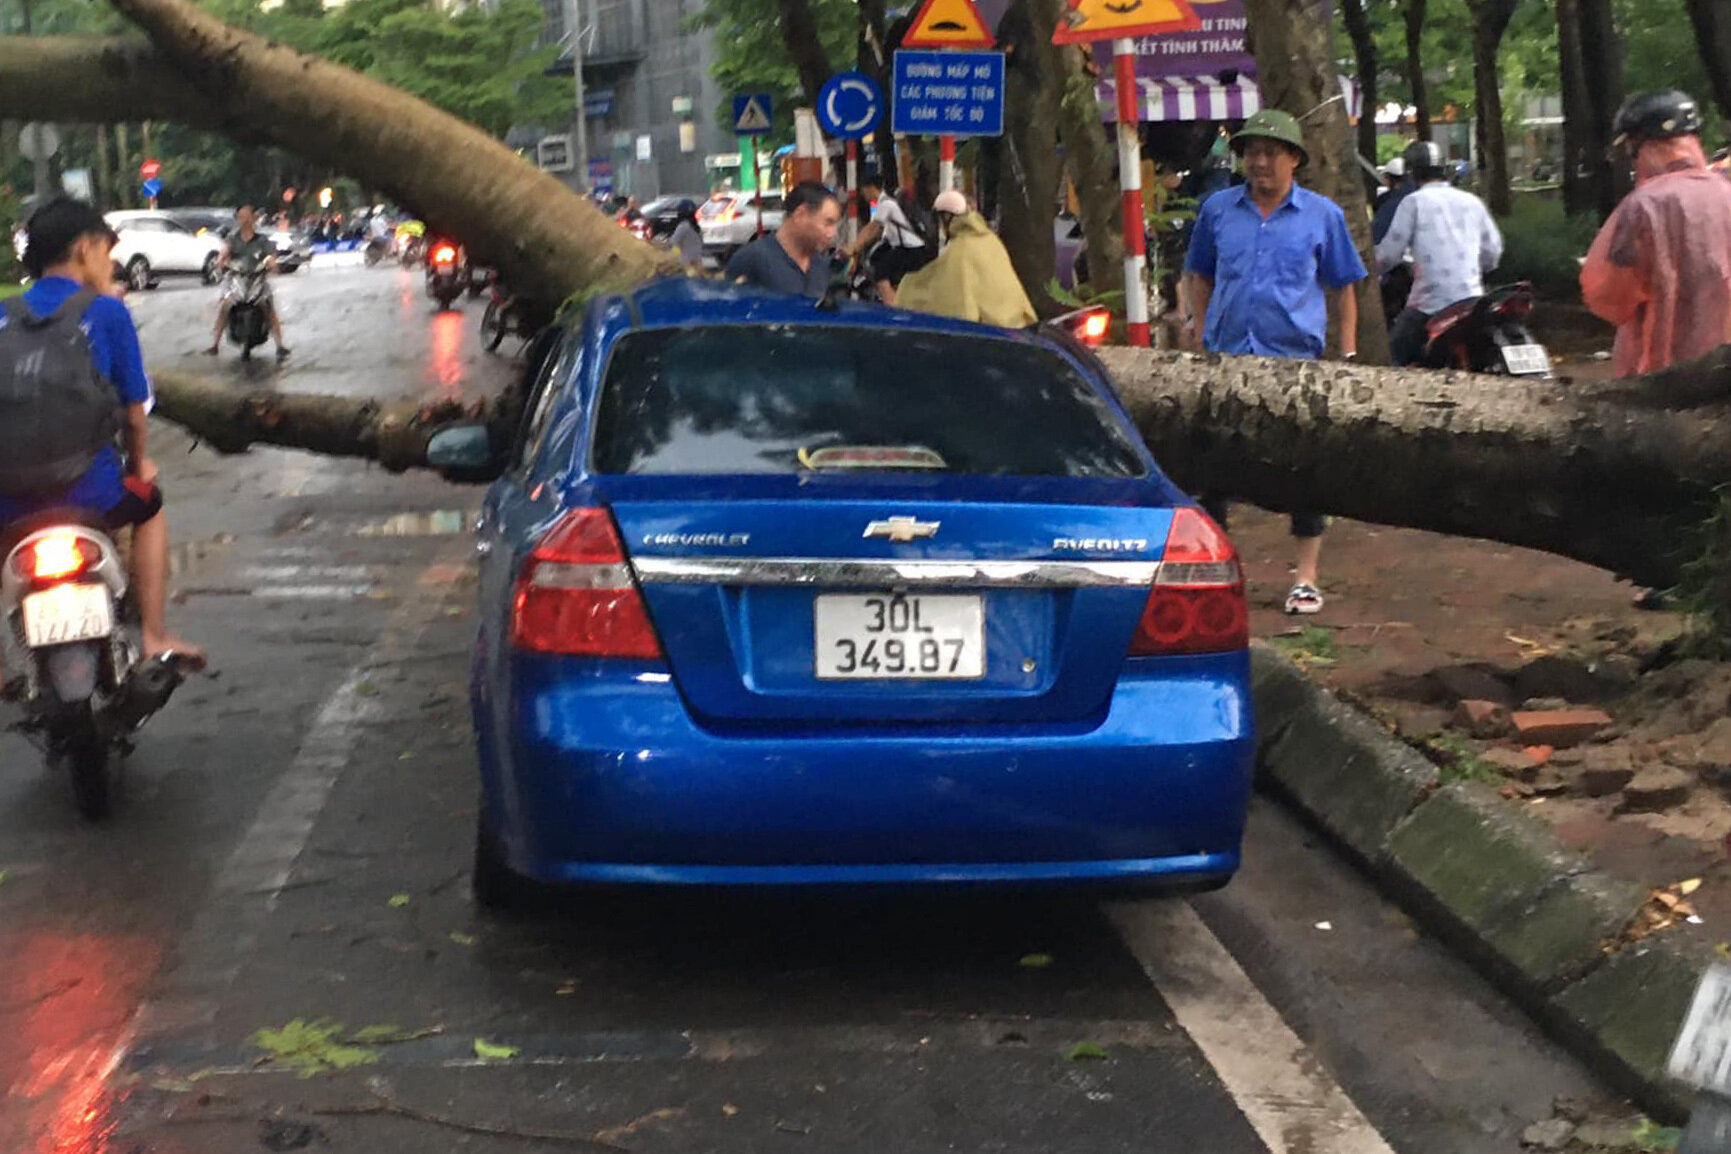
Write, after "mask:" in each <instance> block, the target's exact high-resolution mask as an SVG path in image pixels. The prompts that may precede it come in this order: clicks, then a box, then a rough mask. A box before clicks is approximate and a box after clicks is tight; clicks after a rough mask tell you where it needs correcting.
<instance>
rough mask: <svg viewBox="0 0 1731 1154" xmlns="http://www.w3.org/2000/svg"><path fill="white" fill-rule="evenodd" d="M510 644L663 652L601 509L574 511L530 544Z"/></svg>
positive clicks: (569, 651) (538, 649) (605, 652)
mask: <svg viewBox="0 0 1731 1154" xmlns="http://www.w3.org/2000/svg"><path fill="white" fill-rule="evenodd" d="M511 643H512V644H513V645H515V646H516V647H517V648H518V649H527V650H529V651H531V652H535V653H562V654H566V655H568V656H574V657H636V658H642V659H655V658H659V657H660V656H661V655H662V654H661V640H660V638H658V637H656V635H655V626H654V625H653V624H651V623H650V621H649V607H648V606H647V605H645V604H644V602H643V594H642V593H640V592H639V591H638V589H637V582H636V581H635V580H634V579H633V577H632V575H631V566H630V565H629V564H628V563H627V562H626V560H625V548H624V546H623V545H621V544H620V541H619V533H618V530H616V529H615V528H614V527H613V517H612V515H611V514H610V513H608V512H607V510H605V509H576V510H573V511H572V512H570V513H567V514H566V515H565V516H564V517H563V518H562V519H561V520H560V521H559V523H558V524H556V525H554V526H553V528H552V529H550V530H548V532H547V535H546V536H545V537H543V538H542V539H541V543H540V544H538V545H536V546H535V551H534V552H533V553H531V554H530V555H529V560H528V562H527V563H526V564H525V565H524V566H523V574H522V576H521V577H519V578H518V579H517V597H516V605H515V609H514V611H513V613H512V618H511Z"/></svg>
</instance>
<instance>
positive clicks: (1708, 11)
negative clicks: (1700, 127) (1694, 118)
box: [1683, 0, 1731, 121]
mask: <svg viewBox="0 0 1731 1154" xmlns="http://www.w3.org/2000/svg"><path fill="white" fill-rule="evenodd" d="M1683 4H1684V6H1685V7H1686V8H1688V9H1689V21H1690V23H1692V24H1694V26H1695V46H1696V47H1697V48H1698V49H1700V52H1701V63H1702V64H1703V65H1705V66H1706V68H1707V80H1708V83H1710V84H1712V86H1713V98H1714V99H1715V100H1716V101H1718V102H1719V111H1720V113H1722V114H1723V115H1724V117H1725V119H1726V120H1728V121H1731V8H1727V6H1726V4H1725V0H1683Z"/></svg>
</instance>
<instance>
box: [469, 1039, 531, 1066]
mask: <svg viewBox="0 0 1731 1154" xmlns="http://www.w3.org/2000/svg"><path fill="white" fill-rule="evenodd" d="M519 1053H521V1051H520V1050H518V1049H517V1047H515V1046H501V1045H499V1044H498V1043H496V1042H489V1041H487V1039H485V1038H476V1039H475V1057H477V1058H480V1059H481V1060H482V1061H484V1062H503V1061H506V1060H508V1059H511V1058H515V1057H516V1056H517V1055H518V1054H519Z"/></svg>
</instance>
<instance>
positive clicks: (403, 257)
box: [396, 233, 427, 268]
mask: <svg viewBox="0 0 1731 1154" xmlns="http://www.w3.org/2000/svg"><path fill="white" fill-rule="evenodd" d="M396 245H397V261H398V263H400V264H401V265H402V266H403V267H404V268H414V267H415V266H416V265H418V264H420V263H421V262H422V261H423V260H425V259H426V256H427V238H426V237H424V236H411V235H409V234H408V233H403V234H402V235H400V236H398V237H397V240H396Z"/></svg>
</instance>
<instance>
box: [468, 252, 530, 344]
mask: <svg viewBox="0 0 1731 1154" xmlns="http://www.w3.org/2000/svg"><path fill="white" fill-rule="evenodd" d="M512 333H515V334H516V335H517V336H518V337H520V338H521V339H523V340H525V341H526V340H528V339H529V338H531V337H533V336H534V335H535V329H534V327H533V325H532V324H531V322H530V319H529V310H528V309H527V307H525V306H524V305H523V304H522V303H521V302H520V301H518V300H517V298H516V297H515V296H514V295H512V293H511V292H510V291H508V290H507V289H506V288H505V282H504V281H503V280H502V279H500V277H499V273H498V271H497V270H493V271H490V272H489V273H488V276H487V311H486V312H484V313H482V314H481V343H482V344H483V345H485V346H486V349H487V351H488V352H493V351H494V350H496V349H497V348H498V347H499V346H500V345H501V344H503V343H504V341H505V337H506V336H507V335H508V334H512Z"/></svg>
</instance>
